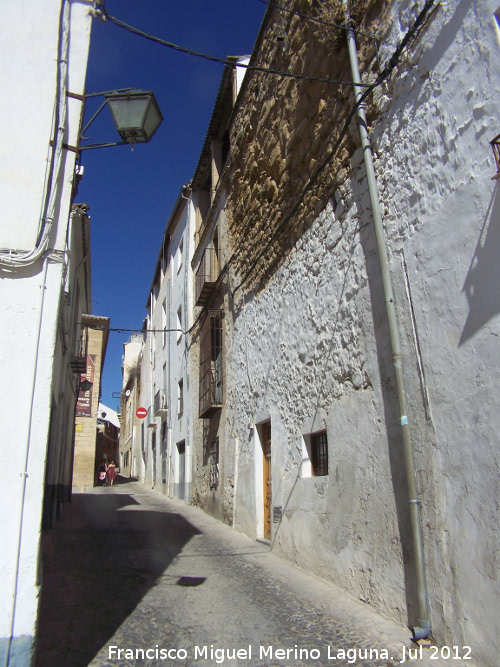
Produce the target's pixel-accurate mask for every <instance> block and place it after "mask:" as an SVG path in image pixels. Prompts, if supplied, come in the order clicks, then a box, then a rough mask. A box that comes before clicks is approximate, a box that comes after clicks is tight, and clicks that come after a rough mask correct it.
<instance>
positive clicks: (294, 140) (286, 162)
mask: <svg viewBox="0 0 500 667" xmlns="http://www.w3.org/2000/svg"><path fill="white" fill-rule="evenodd" d="M384 4H385V3H380V2H376V1H372V2H368V3H363V8H362V11H361V10H360V9H357V7H358V5H359V6H360V3H357V4H356V3H355V6H354V7H353V17H354V18H356V17H358V18H359V19H360V20H359V27H360V30H362V33H363V34H359V33H358V38H359V40H360V58H361V62H362V69H363V71H364V72H366V73H371V72H372V70H375V71H377V70H378V61H377V40H376V39H375V37H371V35H372V34H373V35H374V34H375V32H376V30H377V29H380V28H381V23H383V22H384V21H387V17H385V16H384V14H383V12H382V11H381V9H380V8H381V7H383V6H384ZM290 9H293V10H294V11H296V12H299V14H302V15H303V16H307V17H310V18H302V17H301V16H299V15H297V14H295V13H294V12H293V11H284V12H281V11H278V10H276V11H274V12H268V14H266V19H265V20H264V24H263V27H262V28H261V35H260V42H258V44H259V48H258V50H257V51H254V55H253V58H252V63H251V64H254V65H256V66H261V67H266V68H271V69H274V70H279V71H285V72H291V73H294V74H298V75H304V76H307V77H312V78H311V79H308V80H303V79H296V78H288V77H282V76H276V75H272V74H266V73H261V72H252V73H251V74H250V76H249V80H247V81H246V85H244V86H243V94H242V97H241V98H240V99H241V104H240V108H239V113H238V114H237V115H236V118H235V122H234V124H233V127H232V131H231V159H232V165H231V185H230V187H229V195H228V205H227V213H228V226H229V230H230V233H231V238H232V247H231V250H232V252H233V253H234V256H233V259H232V266H233V268H234V270H235V271H236V272H238V273H239V274H240V276H241V277H244V278H246V277H247V275H248V274H250V275H248V279H249V280H250V284H255V283H257V284H259V283H260V284H265V282H266V280H267V279H268V277H269V276H270V275H271V274H272V272H273V271H274V270H275V268H276V266H277V265H279V263H280V261H281V259H282V258H283V256H284V255H285V254H286V253H287V252H289V250H290V249H291V248H292V247H293V246H294V244H295V242H296V241H297V239H298V238H300V237H301V235H302V234H303V233H304V231H305V230H306V229H308V228H309V227H310V226H311V224H312V222H313V220H314V219H315V218H316V217H317V216H318V214H319V213H320V212H321V211H322V210H324V208H325V206H326V204H327V202H328V200H329V199H330V198H331V197H332V195H333V194H334V192H335V191H336V189H337V188H338V186H339V185H340V184H342V183H343V182H344V181H345V179H346V178H347V177H348V169H349V160H350V157H351V155H352V153H353V151H354V150H355V147H356V146H357V145H358V144H359V139H358V134H357V131H356V126H355V123H352V125H351V127H350V131H348V132H347V133H346V135H345V137H344V138H343V139H341V137H340V134H341V130H342V127H343V125H344V123H345V121H346V119H347V116H348V113H349V110H350V107H352V104H353V102H354V96H353V91H352V86H349V85H342V84H338V83H325V82H324V81H317V80H314V79H315V78H319V79H330V80H335V81H351V79H352V77H351V72H350V65H349V58H348V54H347V48H346V42H345V31H344V30H343V29H342V26H343V24H344V19H343V14H342V11H341V3H340V2H337V3H333V4H330V3H321V2H317V1H316V0H303V1H298V2H294V3H291V5H290ZM361 19H362V20H361ZM365 35H366V36H365ZM377 73H378V71H377ZM372 114H373V111H372ZM339 141H340V144H339V145H338V146H337V143H338V142H339Z"/></svg>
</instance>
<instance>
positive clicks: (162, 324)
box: [161, 299, 167, 347]
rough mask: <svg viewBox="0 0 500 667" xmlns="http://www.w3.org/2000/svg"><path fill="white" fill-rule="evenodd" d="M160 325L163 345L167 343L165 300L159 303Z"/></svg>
mask: <svg viewBox="0 0 500 667" xmlns="http://www.w3.org/2000/svg"><path fill="white" fill-rule="evenodd" d="M161 326H162V329H163V347H165V345H166V344H167V300H166V299H163V303H162V304H161Z"/></svg>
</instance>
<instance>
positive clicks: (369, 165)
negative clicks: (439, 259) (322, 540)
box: [343, 0, 431, 639]
mask: <svg viewBox="0 0 500 667" xmlns="http://www.w3.org/2000/svg"><path fill="white" fill-rule="evenodd" d="M343 6H344V14H345V19H346V30H347V42H348V48H349V59H350V63H351V72H352V80H353V82H354V83H355V84H357V83H361V76H360V73H359V65H358V54H357V48H356V39H355V34H354V30H353V27H352V24H351V20H350V15H349V7H348V0H343ZM354 92H355V95H356V101H358V100H359V98H360V97H361V96H362V94H363V89H362V88H361V87H360V86H356V85H355V86H354ZM357 115H358V122H359V133H360V136H361V146H362V148H363V156H364V162H365V169H366V177H367V182H368V190H369V193H370V202H371V206H372V213H373V224H374V228H375V236H376V239H377V248H378V255H379V262H380V271H381V274H382V283H383V286H384V296H385V304H386V311H387V319H388V321H389V331H390V338H391V346H392V358H393V362H394V371H395V375H396V386H397V392H398V400H399V409H400V420H401V431H402V435H403V449H404V455H405V463H406V477H407V482H408V495H409V504H410V518H411V528H412V535H413V548H414V552H415V573H416V579H417V595H418V616H419V617H418V626H414V627H412V628H411V629H412V631H413V635H414V637H415V639H423V638H424V637H427V636H428V635H429V633H430V631H431V623H430V614H429V602H428V596H427V584H426V578H425V564H424V550H423V539H422V529H421V523H420V500H419V499H418V495H417V478H416V473H415V463H414V458H413V446H412V442H411V434H410V425H409V423H408V409H407V403H406V388H405V379H404V373H403V358H402V353H401V339H400V334H399V323H398V317H397V313H396V304H395V301H394V295H393V291H392V283H391V276H390V271H389V261H388V257H387V248H386V243H385V233H384V227H383V224H382V213H381V210H380V201H379V194H378V188H377V181H376V179H375V169H374V166H373V154H372V148H371V144H370V137H369V134H368V124H367V121H366V113H365V109H364V106H363V104H360V105H359V107H358V111H357Z"/></svg>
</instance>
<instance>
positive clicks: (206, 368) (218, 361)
mask: <svg viewBox="0 0 500 667" xmlns="http://www.w3.org/2000/svg"><path fill="white" fill-rule="evenodd" d="M222 352H223V351H222V310H210V311H209V312H208V316H207V317H206V319H205V322H204V323H203V326H202V331H201V340H200V406H199V408H200V412H199V416H200V418H207V417H210V416H212V415H213V414H214V412H215V411H216V410H217V409H219V408H221V407H222V402H223V390H224V387H223V354H222Z"/></svg>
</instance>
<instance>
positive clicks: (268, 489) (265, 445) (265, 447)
mask: <svg viewBox="0 0 500 667" xmlns="http://www.w3.org/2000/svg"><path fill="white" fill-rule="evenodd" d="M262 453H263V457H264V460H263V467H264V537H265V538H266V539H271V507H272V502H273V492H272V484H271V422H266V423H265V424H263V425H262Z"/></svg>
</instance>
